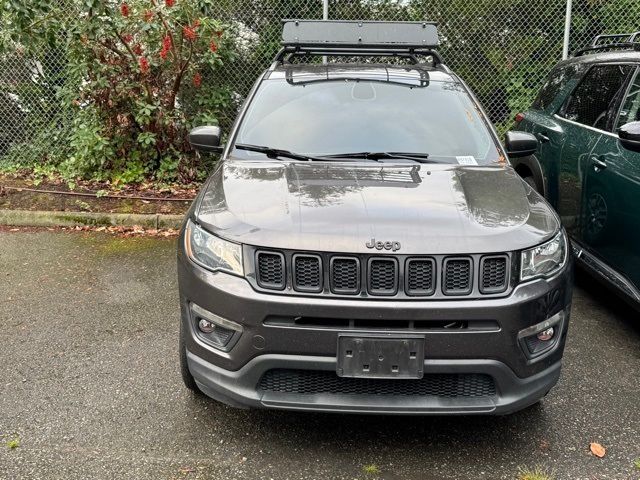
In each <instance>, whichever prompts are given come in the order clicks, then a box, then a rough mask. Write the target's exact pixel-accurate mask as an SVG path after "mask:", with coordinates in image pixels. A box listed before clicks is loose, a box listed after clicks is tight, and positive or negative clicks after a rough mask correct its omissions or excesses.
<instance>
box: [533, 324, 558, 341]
mask: <svg viewBox="0 0 640 480" xmlns="http://www.w3.org/2000/svg"><path fill="white" fill-rule="evenodd" d="M554 333H556V331H555V330H554V329H553V327H549V328H547V329H546V330H543V331H541V332H540V333H538V335H536V336H537V337H538V340H540V341H541V342H548V341H549V340H551V339H552V338H553V334H554Z"/></svg>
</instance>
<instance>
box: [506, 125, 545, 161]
mask: <svg viewBox="0 0 640 480" xmlns="http://www.w3.org/2000/svg"><path fill="white" fill-rule="evenodd" d="M504 146H505V148H506V149H507V155H509V157H512V158H520V157H528V156H529V155H533V154H534V153H536V150H538V139H537V138H536V137H535V135H533V134H531V133H527V132H515V131H510V132H507V133H506V134H505V135H504Z"/></svg>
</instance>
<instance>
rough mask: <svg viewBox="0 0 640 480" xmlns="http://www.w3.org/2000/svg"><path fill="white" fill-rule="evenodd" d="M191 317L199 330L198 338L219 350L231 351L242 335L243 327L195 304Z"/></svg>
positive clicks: (192, 306)
mask: <svg viewBox="0 0 640 480" xmlns="http://www.w3.org/2000/svg"><path fill="white" fill-rule="evenodd" d="M191 315H192V318H193V321H194V323H195V325H197V329H195V333H196V336H197V337H198V338H199V339H200V340H202V341H203V342H205V343H207V344H208V345H211V346H212V347H215V348H217V349H219V350H224V351H225V352H226V351H229V350H231V347H233V346H234V345H235V343H236V342H237V341H238V339H239V338H240V335H241V334H242V325H240V324H237V323H236V322H232V321H231V320H227V319H226V318H223V317H221V316H219V315H216V314H215V313H213V312H210V311H209V310H206V309H204V308H202V307H200V306H198V305H196V304H195V303H192V304H191Z"/></svg>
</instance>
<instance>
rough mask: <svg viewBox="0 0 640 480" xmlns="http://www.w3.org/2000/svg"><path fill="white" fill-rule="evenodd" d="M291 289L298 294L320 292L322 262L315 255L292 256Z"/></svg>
mask: <svg viewBox="0 0 640 480" xmlns="http://www.w3.org/2000/svg"><path fill="white" fill-rule="evenodd" d="M293 288H294V289H296V290H298V291H299V292H320V291H321V290H322V261H321V260H320V257H319V256H317V255H302V254H296V255H294V256H293Z"/></svg>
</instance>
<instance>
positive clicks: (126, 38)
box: [122, 33, 133, 43]
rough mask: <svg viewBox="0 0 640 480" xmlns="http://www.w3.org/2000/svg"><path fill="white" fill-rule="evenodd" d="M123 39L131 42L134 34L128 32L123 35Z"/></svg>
mask: <svg viewBox="0 0 640 480" xmlns="http://www.w3.org/2000/svg"><path fill="white" fill-rule="evenodd" d="M122 40H124V42H125V43H131V40H133V35H131V34H130V33H127V34H125V35H123V36H122Z"/></svg>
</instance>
